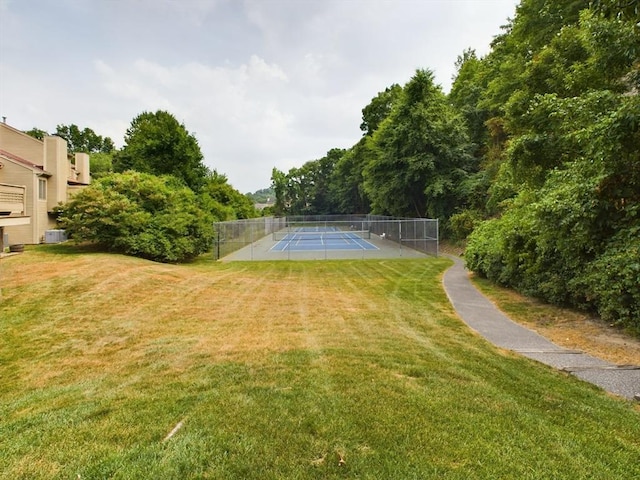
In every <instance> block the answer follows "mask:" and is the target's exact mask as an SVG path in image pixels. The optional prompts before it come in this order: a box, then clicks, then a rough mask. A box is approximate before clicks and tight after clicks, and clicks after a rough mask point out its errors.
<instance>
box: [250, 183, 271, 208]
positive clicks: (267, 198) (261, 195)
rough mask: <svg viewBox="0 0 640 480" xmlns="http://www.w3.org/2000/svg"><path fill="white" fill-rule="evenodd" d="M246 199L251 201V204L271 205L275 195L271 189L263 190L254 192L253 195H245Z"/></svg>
mask: <svg viewBox="0 0 640 480" xmlns="http://www.w3.org/2000/svg"><path fill="white" fill-rule="evenodd" d="M246 195H247V197H249V198H250V199H251V200H253V203H260V204H271V203H273V202H274V201H275V198H276V193H275V192H274V190H273V188H271V187H269V188H263V189H262V190H256V191H255V192H254V193H247V194H246Z"/></svg>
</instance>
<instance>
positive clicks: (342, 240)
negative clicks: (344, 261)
mask: <svg viewBox="0 0 640 480" xmlns="http://www.w3.org/2000/svg"><path fill="white" fill-rule="evenodd" d="M368 238H371V232H369V231H353V230H348V231H341V230H339V229H338V228H337V227H299V228H296V229H295V230H294V231H292V232H290V231H285V232H274V233H273V239H274V241H277V242H278V243H276V244H275V245H274V246H273V247H272V248H271V250H272V251H274V252H284V251H287V250H291V251H299V252H300V251H301V252H314V251H325V250H378V247H376V246H375V245H374V244H372V243H371V242H369V241H367V239H368Z"/></svg>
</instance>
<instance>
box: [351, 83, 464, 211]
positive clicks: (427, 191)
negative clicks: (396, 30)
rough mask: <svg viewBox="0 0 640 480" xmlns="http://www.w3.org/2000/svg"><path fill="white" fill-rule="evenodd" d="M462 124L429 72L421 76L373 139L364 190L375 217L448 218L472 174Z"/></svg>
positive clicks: (406, 86) (461, 201) (405, 88)
mask: <svg viewBox="0 0 640 480" xmlns="http://www.w3.org/2000/svg"><path fill="white" fill-rule="evenodd" d="M467 139H468V137H467V134H466V130H465V127H464V123H463V121H462V119H461V118H460V117H459V116H458V115H456V114H455V112H454V111H453V109H452V108H451V106H450V105H449V104H448V103H447V101H446V97H445V95H444V94H443V93H442V91H441V89H440V87H438V86H436V85H435V84H434V82H433V74H432V73H431V72H430V71H426V70H418V71H417V72H416V74H415V75H414V76H413V78H412V79H411V80H410V81H409V82H408V83H407V84H406V85H405V87H404V89H403V91H402V95H401V97H400V99H399V100H398V103H397V105H396V106H395V108H394V109H393V110H392V111H391V113H390V115H389V116H388V117H387V118H386V119H385V120H384V121H383V122H382V124H381V125H380V127H379V128H378V130H376V132H375V133H374V134H373V137H372V141H373V144H372V153H373V155H372V156H371V159H370V160H369V162H368V163H367V165H366V166H365V168H364V187H365V191H366V193H367V195H368V197H369V198H370V199H371V205H372V210H373V212H374V213H379V214H388V215H395V216H417V217H424V216H428V217H431V218H448V216H450V215H451V214H452V213H453V212H454V210H455V209H456V207H457V206H459V205H460V204H461V203H463V202H464V200H463V199H462V198H461V197H460V195H459V191H458V189H457V185H459V184H460V183H461V182H462V181H463V180H464V178H466V176H467V174H468V172H470V171H471V170H472V157H471V155H470V154H469V149H470V144H469V142H468V140H467Z"/></svg>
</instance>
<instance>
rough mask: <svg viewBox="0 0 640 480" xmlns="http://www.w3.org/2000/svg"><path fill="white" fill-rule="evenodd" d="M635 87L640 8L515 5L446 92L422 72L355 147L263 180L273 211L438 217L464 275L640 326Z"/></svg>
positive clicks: (376, 103)
mask: <svg viewBox="0 0 640 480" xmlns="http://www.w3.org/2000/svg"><path fill="white" fill-rule="evenodd" d="M639 91H640V6H639V4H638V2H630V1H628V0H598V1H592V2H586V1H580V0H562V1H557V0H553V1H552V0H522V1H521V2H520V4H519V5H518V6H517V8H516V13H515V16H514V18H513V19H511V20H509V22H508V23H507V25H505V26H504V27H503V28H502V30H501V32H500V33H499V34H498V35H497V36H496V37H495V38H494V40H493V42H492V45H491V50H490V52H489V53H488V54H487V55H486V56H484V57H479V56H478V55H477V54H476V53H475V51H474V50H472V49H469V50H466V51H464V52H462V54H461V55H460V56H459V58H458V61H457V62H456V74H455V77H454V79H453V84H452V87H451V90H450V92H449V93H448V94H445V93H444V92H443V91H442V89H441V88H440V87H439V86H438V85H436V84H435V83H434V79H433V74H432V72H430V71H429V70H418V71H416V73H415V74H414V76H413V77H412V78H411V79H409V81H408V82H407V83H406V84H405V85H403V86H399V85H392V86H389V87H388V88H386V89H385V90H383V91H381V92H380V93H379V94H378V95H377V96H376V97H374V98H373V99H372V100H371V102H370V103H369V105H367V106H366V107H365V108H364V109H363V110H362V125H361V129H362V131H363V136H362V138H361V139H360V141H358V142H357V143H356V144H355V145H354V146H353V147H351V148H349V149H342V150H341V149H333V150H330V151H329V152H328V153H327V155H326V156H325V157H323V158H321V159H318V160H311V161H309V162H307V163H305V164H304V165H303V166H302V167H300V168H293V169H291V170H290V171H289V172H282V171H279V170H278V169H273V173H272V178H271V180H272V187H273V189H274V191H275V194H276V203H275V205H274V207H273V208H274V211H275V212H276V213H278V214H282V213H284V214H322V213H338V212H339V213H366V212H372V213H376V214H385V215H395V216H416V217H432V218H439V219H440V222H441V225H442V229H441V230H442V232H443V233H444V235H445V236H447V237H448V238H449V239H450V240H453V241H462V240H464V241H466V242H467V243H466V245H467V247H466V253H465V257H466V261H467V266H468V267H469V268H470V269H472V270H473V271H474V272H476V273H478V274H480V275H483V276H486V277H488V278H489V279H491V280H493V281H495V282H497V283H499V284H501V285H505V286H510V287H514V288H516V289H518V290H520V291H522V292H524V293H526V294H529V295H533V296H535V297H538V298H541V299H543V300H545V301H548V302H552V303H556V304H560V305H568V306H573V307H579V308H583V309H585V310H589V311H594V312H597V313H598V314H599V315H600V316H602V317H603V318H604V319H606V320H608V321H610V322H612V323H616V324H620V325H624V326H627V327H631V328H634V329H638V330H640V288H638V286H639V285H640V97H639V96H638V92H639Z"/></svg>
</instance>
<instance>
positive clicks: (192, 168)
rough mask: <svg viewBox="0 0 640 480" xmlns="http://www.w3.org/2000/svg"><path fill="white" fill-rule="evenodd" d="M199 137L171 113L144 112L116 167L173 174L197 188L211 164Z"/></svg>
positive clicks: (134, 124) (129, 134) (133, 124)
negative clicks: (199, 141)
mask: <svg viewBox="0 0 640 480" xmlns="http://www.w3.org/2000/svg"><path fill="white" fill-rule="evenodd" d="M202 160H203V156H202V152H201V151H200V146H199V145H198V141H197V140H196V138H195V137H194V136H193V135H192V134H190V133H189V132H188V131H187V129H186V128H185V126H184V124H180V123H179V122H178V121H177V120H176V118H175V117H174V116H173V115H171V114H170V113H168V112H166V111H162V110H158V111H157V112H155V113H151V112H144V113H141V114H140V115H138V116H137V117H136V118H134V119H133V121H132V122H131V126H130V127H129V128H128V129H127V132H126V135H125V145H124V147H123V148H122V150H120V151H119V152H118V153H117V154H116V155H115V157H114V170H115V171H117V172H124V171H126V170H136V171H139V172H145V173H151V174H154V175H173V176H174V177H176V178H178V179H180V180H181V181H182V182H184V184H185V185H187V186H188V187H189V188H191V189H192V190H194V191H197V190H198V189H199V188H200V187H201V186H202V185H203V184H204V183H205V179H206V176H207V172H208V170H207V167H206V166H205V165H204V164H203V162H202Z"/></svg>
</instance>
